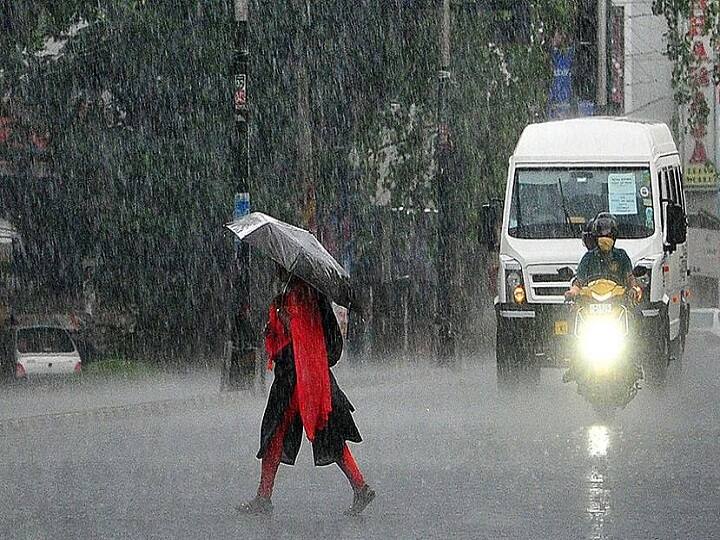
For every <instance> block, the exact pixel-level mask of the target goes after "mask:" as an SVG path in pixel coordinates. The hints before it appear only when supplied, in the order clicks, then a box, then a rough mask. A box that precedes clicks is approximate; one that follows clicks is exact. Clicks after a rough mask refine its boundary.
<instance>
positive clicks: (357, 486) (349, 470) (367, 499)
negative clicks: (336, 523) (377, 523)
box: [337, 443, 375, 515]
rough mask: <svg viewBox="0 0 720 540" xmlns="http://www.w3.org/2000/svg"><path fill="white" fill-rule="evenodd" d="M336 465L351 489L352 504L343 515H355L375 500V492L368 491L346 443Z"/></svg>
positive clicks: (368, 487) (368, 488)
mask: <svg viewBox="0 0 720 540" xmlns="http://www.w3.org/2000/svg"><path fill="white" fill-rule="evenodd" d="M337 464H338V466H339V467H340V470H341V471H342V472H343V473H345V476H347V479H348V481H349V482H350V485H351V486H352V489H353V503H352V506H351V507H350V508H348V509H347V510H346V511H345V513H346V514H348V515H357V514H359V513H360V512H362V511H363V510H365V508H366V507H367V505H368V504H370V503H371V502H372V500H373V499H374V498H375V491H373V490H372V489H370V486H368V485H367V483H366V482H365V478H363V475H362V473H361V472H360V468H359V467H358V466H357V463H356V462H355V458H354V457H353V455H352V452H350V448H348V445H347V443H345V444H344V445H343V453H342V457H341V458H340V461H338V462H337Z"/></svg>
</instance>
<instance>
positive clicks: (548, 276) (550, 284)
mask: <svg viewBox="0 0 720 540" xmlns="http://www.w3.org/2000/svg"><path fill="white" fill-rule="evenodd" d="M574 266H575V265H567V264H558V265H534V266H530V267H528V275H529V278H530V289H531V291H532V292H531V294H532V298H531V300H532V299H533V298H534V299H535V300H536V301H544V302H552V303H557V302H558V301H562V300H561V299H562V297H563V295H564V294H565V291H567V290H568V289H569V288H570V278H571V273H570V271H568V269H570V270H573V271H574Z"/></svg>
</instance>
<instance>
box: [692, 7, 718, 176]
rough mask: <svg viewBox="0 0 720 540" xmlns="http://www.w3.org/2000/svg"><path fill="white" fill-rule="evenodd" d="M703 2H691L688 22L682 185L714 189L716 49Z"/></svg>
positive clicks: (715, 174) (715, 163)
mask: <svg viewBox="0 0 720 540" xmlns="http://www.w3.org/2000/svg"><path fill="white" fill-rule="evenodd" d="M712 16H713V15H712V13H711V9H710V7H709V5H708V3H707V2H692V3H691V12H690V19H689V21H688V24H689V30H688V34H687V35H688V38H689V39H690V50H689V53H690V66H689V77H688V78H689V81H688V82H689V86H690V104H689V106H688V108H687V112H686V114H687V118H688V131H689V133H690V136H689V137H687V138H686V140H685V152H684V153H685V155H686V156H688V158H687V162H688V163H686V166H685V171H686V175H685V185H686V186H687V187H688V188H690V189H706V190H715V189H717V188H718V175H717V170H718V157H720V156H716V155H715V153H716V147H715V137H716V134H715V122H714V121H713V118H714V117H715V115H716V114H717V112H716V107H718V103H717V100H716V99H715V84H714V83H713V66H714V64H715V62H716V61H717V54H718V53H717V51H716V50H715V47H714V46H713V40H712V37H711V35H710V33H709V25H708V24H707V23H708V19H711V18H712Z"/></svg>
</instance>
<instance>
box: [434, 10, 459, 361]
mask: <svg viewBox="0 0 720 540" xmlns="http://www.w3.org/2000/svg"><path fill="white" fill-rule="evenodd" d="M449 85H450V0H443V3H442V13H441V24H440V69H439V70H438V103H437V108H438V110H437V144H436V148H435V153H436V161H437V164H436V166H437V169H436V171H435V193H436V201H437V210H438V225H437V231H438V232H437V241H438V255H437V259H436V270H437V271H436V274H437V289H436V295H437V296H436V309H437V314H436V317H437V324H438V325H439V326H438V336H437V337H438V340H437V344H436V347H437V350H436V357H437V361H438V363H439V364H441V365H447V364H448V363H449V362H450V361H451V359H452V358H453V356H454V353H455V340H454V334H453V332H454V329H453V310H452V308H453V306H452V300H451V292H450V287H451V285H452V277H453V276H454V272H453V267H452V262H453V261H452V260H451V258H450V238H451V237H452V234H453V233H452V231H451V225H452V224H451V214H450V212H451V211H452V208H451V204H450V201H449V199H450V197H449V194H450V193H451V190H452V186H451V185H450V183H451V180H452V179H451V178H450V174H449V170H448V168H449V165H450V153H451V151H452V142H451V139H450V128H449V125H448V116H449V115H448V103H447V92H448V87H449Z"/></svg>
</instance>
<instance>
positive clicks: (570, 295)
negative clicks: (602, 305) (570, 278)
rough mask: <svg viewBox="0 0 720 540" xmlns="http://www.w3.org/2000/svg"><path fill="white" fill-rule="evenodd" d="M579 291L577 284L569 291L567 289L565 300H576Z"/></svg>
mask: <svg viewBox="0 0 720 540" xmlns="http://www.w3.org/2000/svg"><path fill="white" fill-rule="evenodd" d="M578 292H580V291H579V289H578V288H577V287H576V286H575V285H573V286H572V287H570V288H569V289H568V290H567V291H565V300H566V301H570V300H575V297H576V296H577V295H578Z"/></svg>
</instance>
